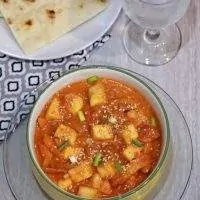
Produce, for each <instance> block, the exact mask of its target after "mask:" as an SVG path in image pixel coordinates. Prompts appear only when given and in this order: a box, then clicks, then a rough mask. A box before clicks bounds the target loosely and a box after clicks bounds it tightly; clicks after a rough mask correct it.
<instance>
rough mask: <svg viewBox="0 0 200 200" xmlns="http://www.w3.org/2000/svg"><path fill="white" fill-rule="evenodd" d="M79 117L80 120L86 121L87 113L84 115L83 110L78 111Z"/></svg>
mask: <svg viewBox="0 0 200 200" xmlns="http://www.w3.org/2000/svg"><path fill="white" fill-rule="evenodd" d="M78 117H79V120H80V121H81V122H84V121H85V115H84V113H83V111H81V110H80V111H78Z"/></svg>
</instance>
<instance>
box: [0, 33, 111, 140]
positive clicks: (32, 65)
mask: <svg viewBox="0 0 200 200" xmlns="http://www.w3.org/2000/svg"><path fill="white" fill-rule="evenodd" d="M109 38H110V35H109V34H105V35H104V36H103V37H102V38H101V39H100V40H98V41H96V42H95V43H93V45H91V46H89V47H88V48H86V49H84V50H82V51H80V52H78V53H75V54H73V55H71V56H68V57H65V58H61V59H56V60H51V61H24V60H20V59H16V58H11V57H9V56H6V55H4V54H1V53H0V138H1V137H2V136H3V134H4V133H5V131H6V129H7V128H8V125H9V123H10V120H11V118H12V117H13V116H14V114H15V113H16V112H17V110H18V108H19V105H20V102H22V101H23V100H24V98H25V97H26V96H27V94H29V93H30V92H31V91H32V90H33V89H35V88H36V87H37V86H38V85H40V84H41V83H42V82H44V81H45V80H47V79H49V78H52V77H53V76H60V75H61V74H62V72H63V71H66V70H70V69H74V68H77V67H78V66H80V65H81V64H83V63H84V62H85V61H86V60H87V59H88V58H89V56H90V54H91V52H92V51H93V50H95V49H96V48H98V47H100V46H102V45H103V44H104V43H105V42H106V41H107V40H108V39H109ZM33 102H34V99H33V100H32V101H31V100H30V99H29V102H28V103H27V108H26V109H27V110H25V111H23V113H20V112H19V113H18V115H19V116H18V117H19V119H20V120H21V119H23V116H24V113H29V111H30V108H31V106H32V104H33Z"/></svg>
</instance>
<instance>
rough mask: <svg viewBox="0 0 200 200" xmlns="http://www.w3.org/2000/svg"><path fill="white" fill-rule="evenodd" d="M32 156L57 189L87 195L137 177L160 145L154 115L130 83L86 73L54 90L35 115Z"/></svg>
mask: <svg viewBox="0 0 200 200" xmlns="http://www.w3.org/2000/svg"><path fill="white" fill-rule="evenodd" d="M34 146H35V152H36V155H37V160H38V162H39V164H40V166H41V168H42V169H43V171H44V172H45V174H46V175H47V176H48V177H49V178H50V179H51V180H52V181H53V182H54V183H56V184H57V185H58V186H59V187H60V188H62V189H63V190H65V191H67V192H69V193H72V194H75V195H78V196H81V197H84V198H89V199H97V198H105V197H112V196H117V195H119V194H123V193H126V192H128V191H130V190H131V189H133V188H135V187H136V186H138V185H139V184H140V183H142V182H143V181H144V180H145V179H146V178H147V177H148V176H149V174H150V173H151V172H152V171H153V169H154V168H155V166H156V165H157V163H158V160H159V157H160V154H161V150H162V131H161V126H160V122H159V119H158V117H157V115H156V112H155V110H154V109H153V108H152V106H151V104H150V102H148V101H147V99H146V98H145V97H144V96H143V94H141V92H139V91H138V90H137V89H136V88H134V87H133V86H130V85H127V84H125V83H123V82H119V81H116V80H113V79H110V78H104V77H98V76H92V77H89V78H88V79H86V80H82V81H79V82H75V83H72V84H69V85H66V86H65V87H64V88H62V89H61V90H60V91H58V92H57V93H56V94H55V95H54V96H53V97H52V98H51V100H50V101H49V102H48V103H47V105H46V106H45V108H44V109H43V110H42V112H41V113H40V115H39V117H38V119H37V125H36V130H35V139H34Z"/></svg>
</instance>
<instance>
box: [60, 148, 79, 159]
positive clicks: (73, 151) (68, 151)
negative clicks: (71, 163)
mask: <svg viewBox="0 0 200 200" xmlns="http://www.w3.org/2000/svg"><path fill="white" fill-rule="evenodd" d="M81 152H82V149H81V148H78V147H71V146H69V147H66V148H65V149H64V150H63V155H64V157H65V158H67V159H68V158H70V157H71V156H75V157H77V156H78V155H79V154H80V153H81Z"/></svg>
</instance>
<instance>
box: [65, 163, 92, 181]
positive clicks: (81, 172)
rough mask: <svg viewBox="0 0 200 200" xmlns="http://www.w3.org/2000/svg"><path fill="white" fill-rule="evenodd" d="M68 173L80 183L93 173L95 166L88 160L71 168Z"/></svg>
mask: <svg viewBox="0 0 200 200" xmlns="http://www.w3.org/2000/svg"><path fill="white" fill-rule="evenodd" d="M68 174H69V176H70V178H71V179H72V181H74V182H76V183H78V182H81V181H83V180H85V179H88V178H90V177H91V176H92V175H93V168H92V166H91V164H89V163H88V162H82V163H81V164H80V165H79V166H77V167H75V168H73V169H70V170H69V171H68Z"/></svg>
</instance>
